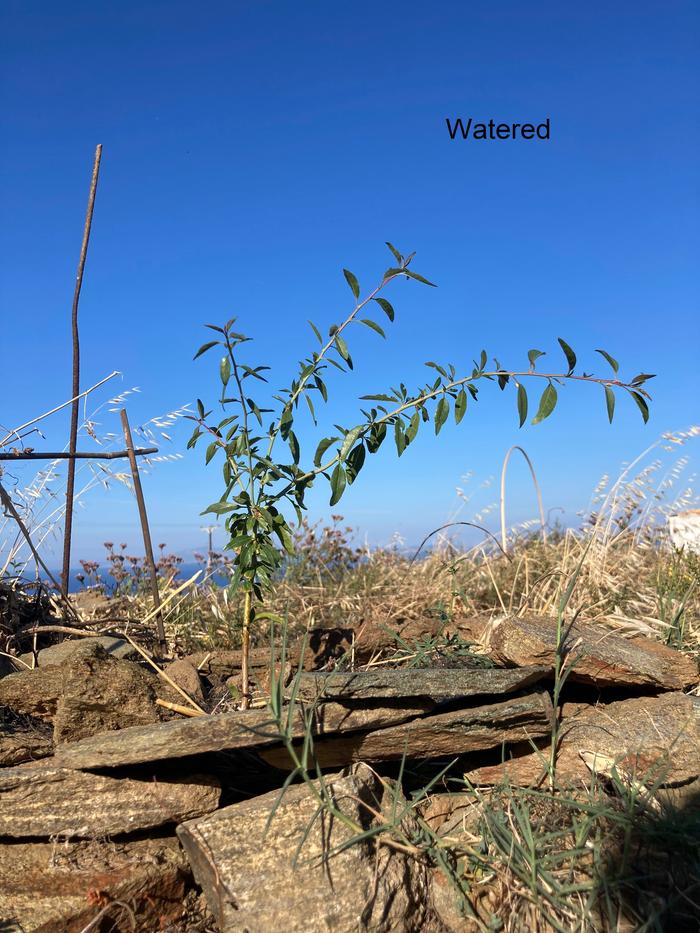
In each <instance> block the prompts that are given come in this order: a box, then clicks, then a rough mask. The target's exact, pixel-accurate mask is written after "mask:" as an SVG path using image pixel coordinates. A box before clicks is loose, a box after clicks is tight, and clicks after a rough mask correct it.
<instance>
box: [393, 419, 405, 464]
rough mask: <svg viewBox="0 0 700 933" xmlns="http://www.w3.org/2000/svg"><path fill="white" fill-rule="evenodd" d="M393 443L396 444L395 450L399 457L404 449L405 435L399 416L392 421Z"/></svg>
mask: <svg viewBox="0 0 700 933" xmlns="http://www.w3.org/2000/svg"><path fill="white" fill-rule="evenodd" d="M394 443H395V444H396V452H397V454H398V455H399V457H400V456H401V454H402V453H403V452H404V450H405V449H406V435H405V434H404V430H403V421H402V420H401V419H400V418H397V419H396V421H395V422H394Z"/></svg>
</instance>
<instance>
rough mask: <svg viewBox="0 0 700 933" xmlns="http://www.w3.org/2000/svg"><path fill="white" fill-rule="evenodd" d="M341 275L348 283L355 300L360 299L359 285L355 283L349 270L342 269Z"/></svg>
mask: <svg viewBox="0 0 700 933" xmlns="http://www.w3.org/2000/svg"><path fill="white" fill-rule="evenodd" d="M343 275H344V276H345V281H346V282H347V283H348V285H349V286H350V288H351V289H352V293H353V295H354V296H355V298H359V297H360V283H359V282H358V281H357V279H356V278H355V276H354V275H353V274H352V272H350V270H349V269H343Z"/></svg>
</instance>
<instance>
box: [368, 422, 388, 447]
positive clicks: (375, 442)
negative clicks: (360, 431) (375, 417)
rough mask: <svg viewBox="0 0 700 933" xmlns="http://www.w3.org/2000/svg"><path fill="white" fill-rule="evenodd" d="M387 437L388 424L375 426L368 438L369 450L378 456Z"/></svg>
mask: <svg viewBox="0 0 700 933" xmlns="http://www.w3.org/2000/svg"><path fill="white" fill-rule="evenodd" d="M385 437H386V424H374V425H372V429H371V430H370V432H369V436H368V438H367V450H369V452H370V453H371V454H376V452H377V451H378V450H379V448H380V447H381V446H382V443H383V441H384V438H385Z"/></svg>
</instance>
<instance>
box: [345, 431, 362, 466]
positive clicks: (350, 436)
mask: <svg viewBox="0 0 700 933" xmlns="http://www.w3.org/2000/svg"><path fill="white" fill-rule="evenodd" d="M362 429H363V425H360V426H359V427H357V428H353V429H352V430H351V431H348V433H347V434H346V435H345V438H344V440H343V446H342V447H341V448H340V459H341V460H345V458H346V457H347V455H348V453H349V451H350V448H351V447H352V445H353V444H354V443H355V441H356V440H357V438H358V437H359V436H360V434H362Z"/></svg>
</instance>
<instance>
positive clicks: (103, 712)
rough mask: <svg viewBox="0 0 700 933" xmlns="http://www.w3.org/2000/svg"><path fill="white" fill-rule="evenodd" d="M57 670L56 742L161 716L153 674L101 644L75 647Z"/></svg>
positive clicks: (140, 722)
mask: <svg viewBox="0 0 700 933" xmlns="http://www.w3.org/2000/svg"><path fill="white" fill-rule="evenodd" d="M61 671H62V681H61V695H60V697H59V699H58V702H57V704H56V715H55V717H54V742H55V743H56V745H59V744H61V743H63V742H75V741H77V740H78V739H82V738H86V737H87V736H91V735H97V734H98V733H102V732H111V731H113V730H115V729H125V728H127V727H129V726H136V725H144V724H145V723H151V722H157V721H158V720H159V716H158V709H157V707H156V704H155V697H156V694H155V690H154V684H153V677H152V676H151V675H150V674H148V673H146V671H144V670H143V668H142V667H140V666H139V665H138V664H134V663H133V662H132V661H120V660H116V659H115V658H112V657H110V656H109V655H108V654H107V653H106V652H105V650H104V648H102V646H100V645H96V644H88V645H81V646H79V648H78V649H77V650H76V651H74V652H73V653H72V654H71V655H70V657H69V658H68V660H67V661H66V662H65V664H64V665H63V666H62V668H61ZM39 674H41V671H39Z"/></svg>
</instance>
